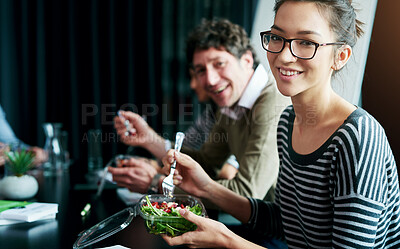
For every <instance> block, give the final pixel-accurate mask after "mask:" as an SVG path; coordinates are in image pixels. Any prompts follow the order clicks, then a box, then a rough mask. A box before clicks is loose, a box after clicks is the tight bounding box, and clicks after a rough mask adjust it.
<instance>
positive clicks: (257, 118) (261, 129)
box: [182, 19, 289, 198]
mask: <svg viewBox="0 0 400 249" xmlns="http://www.w3.org/2000/svg"><path fill="white" fill-rule="evenodd" d="M186 54H187V57H188V58H187V59H188V61H189V62H191V63H192V68H193V70H194V72H195V75H196V77H197V80H198V81H199V82H200V83H201V84H202V85H203V87H204V89H206V91H207V92H208V94H209V96H210V97H211V98H212V99H213V101H214V102H215V103H217V105H218V106H219V111H218V112H217V114H216V120H217V122H216V124H215V125H214V128H213V130H212V132H211V134H210V136H209V138H208V140H207V142H206V143H205V144H204V145H203V147H202V148H201V149H200V150H199V151H193V150H188V149H186V148H183V149H182V151H183V152H184V153H186V154H188V155H190V156H191V157H193V158H194V159H195V160H196V161H197V162H198V163H199V164H200V165H202V167H203V168H204V169H205V170H206V172H207V173H208V174H209V175H210V176H215V175H217V174H218V170H219V168H220V166H219V165H221V162H223V160H224V159H226V157H227V156H229V155H230V154H234V155H235V156H236V158H237V160H238V162H239V165H240V168H239V172H238V174H237V175H236V177H235V178H234V179H231V180H222V179H221V180H218V182H219V183H221V184H222V185H224V186H226V187H228V188H229V189H231V190H233V191H234V192H236V193H239V194H241V195H244V196H249V197H250V196H257V197H258V198H264V196H265V195H266V194H267V192H268V191H269V190H272V189H273V188H272V187H273V186H274V183H275V180H276V177H277V176H278V168H279V158H278V152H277V147H276V129H277V122H278V118H279V115H280V113H281V111H282V110H283V108H284V107H285V106H287V105H288V104H289V100H288V99H286V98H284V97H282V96H281V95H280V93H278V91H277V89H276V86H275V81H274V79H273V77H272V76H270V77H269V76H268V73H267V72H266V70H265V68H264V67H263V66H262V65H261V64H259V63H258V61H257V58H256V56H255V52H254V50H253V48H252V47H251V44H250V40H249V38H248V36H247V34H246V32H245V30H244V29H243V28H242V27H240V26H239V25H236V24H233V23H231V22H229V21H228V20H224V19H221V20H208V21H203V22H202V23H201V24H200V25H199V26H198V27H196V28H195V29H194V30H193V31H192V32H191V34H190V35H189V37H188V39H187V49H186ZM219 138H221V139H219ZM223 138H226V139H223ZM270 193H273V191H270ZM269 196H270V197H271V195H269Z"/></svg>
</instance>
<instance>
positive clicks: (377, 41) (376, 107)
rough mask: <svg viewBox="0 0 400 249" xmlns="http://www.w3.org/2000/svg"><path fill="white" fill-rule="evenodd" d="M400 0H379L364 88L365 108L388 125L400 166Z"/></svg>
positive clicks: (390, 140) (389, 137)
mask: <svg viewBox="0 0 400 249" xmlns="http://www.w3.org/2000/svg"><path fill="white" fill-rule="evenodd" d="M399 10H400V1H399V0H379V1H378V6H377V9H376V15H375V23H374V27H373V31H372V38H371V44H370V49H369V54H368V60H367V66H366V70H365V75H364V83H363V88H362V103H363V108H364V109H366V110H367V111H368V112H369V113H371V114H372V115H373V116H374V117H375V118H376V119H377V120H378V121H379V122H380V123H381V124H382V126H383V127H384V128H385V131H386V134H387V136H388V139H389V143H390V145H391V147H392V150H393V153H394V155H395V159H396V163H397V165H398V168H399V169H400V165H399V164H400V128H399V121H400V118H399V114H400V111H399V109H398V108H399V104H400V100H399V99H400V98H399V94H400V79H399V75H398V72H399V71H398V70H399V66H400V62H399V59H400V28H399V25H400V15H399V13H398V12H399Z"/></svg>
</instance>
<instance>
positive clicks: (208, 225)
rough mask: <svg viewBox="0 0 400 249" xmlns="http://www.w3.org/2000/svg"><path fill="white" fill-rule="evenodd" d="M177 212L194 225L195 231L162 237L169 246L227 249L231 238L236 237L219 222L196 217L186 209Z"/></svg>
mask: <svg viewBox="0 0 400 249" xmlns="http://www.w3.org/2000/svg"><path fill="white" fill-rule="evenodd" d="M179 212H180V214H181V215H182V217H184V218H185V219H187V220H188V221H191V222H193V223H194V224H196V225H197V229H196V230H195V231H193V232H187V233H184V234H183V235H181V236H178V237H169V236H167V235H162V237H163V239H164V240H165V241H166V242H167V243H168V244H169V245H170V246H175V245H182V244H184V245H187V246H188V247H190V248H219V247H224V248H226V247H229V244H230V242H231V241H232V238H233V237H234V236H236V235H235V234H234V233H233V232H231V231H230V230H229V229H228V228H227V227H226V226H225V225H224V224H222V223H220V222H217V221H214V220H211V219H208V218H204V217H200V216H197V215H195V214H193V213H192V212H190V211H188V210H186V209H182V210H180V211H179Z"/></svg>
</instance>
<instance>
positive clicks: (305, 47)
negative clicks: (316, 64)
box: [262, 34, 316, 59]
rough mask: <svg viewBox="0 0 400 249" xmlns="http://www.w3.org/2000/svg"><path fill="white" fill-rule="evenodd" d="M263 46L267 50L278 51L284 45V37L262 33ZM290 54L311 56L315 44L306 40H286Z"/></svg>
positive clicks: (304, 56)
mask: <svg viewBox="0 0 400 249" xmlns="http://www.w3.org/2000/svg"><path fill="white" fill-rule="evenodd" d="M262 41H263V47H264V49H266V50H267V51H269V52H272V53H279V52H281V51H282V50H283V48H284V46H285V40H284V38H282V37H280V36H278V35H274V34H264V35H263V39H262ZM288 42H289V43H290V50H291V52H292V54H293V55H294V56H296V57H300V58H306V59H307V58H312V57H313V56H314V53H315V50H316V44H315V43H312V42H310V41H307V40H301V39H294V40H288Z"/></svg>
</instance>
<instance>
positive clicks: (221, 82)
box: [193, 48, 254, 107]
mask: <svg viewBox="0 0 400 249" xmlns="http://www.w3.org/2000/svg"><path fill="white" fill-rule="evenodd" d="M193 66H194V72H195V75H196V78H197V80H198V81H199V83H200V84H201V85H202V86H203V87H204V89H205V90H206V91H207V93H208V95H209V96H210V97H211V98H212V99H213V101H214V102H215V103H216V104H217V105H218V106H219V107H225V106H227V107H230V106H232V105H233V104H234V103H236V102H237V101H238V100H239V99H240V96H242V93H243V91H244V89H245V88H246V86H247V83H248V82H249V81H250V78H251V76H252V75H253V72H254V70H253V68H252V67H253V56H252V54H251V52H248V53H245V54H244V55H243V56H242V57H241V58H240V59H237V58H236V57H235V56H233V55H232V54H230V53H228V52H227V51H225V50H222V49H221V50H218V49H215V48H209V49H207V50H196V51H195V52H194V55H193Z"/></svg>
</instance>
